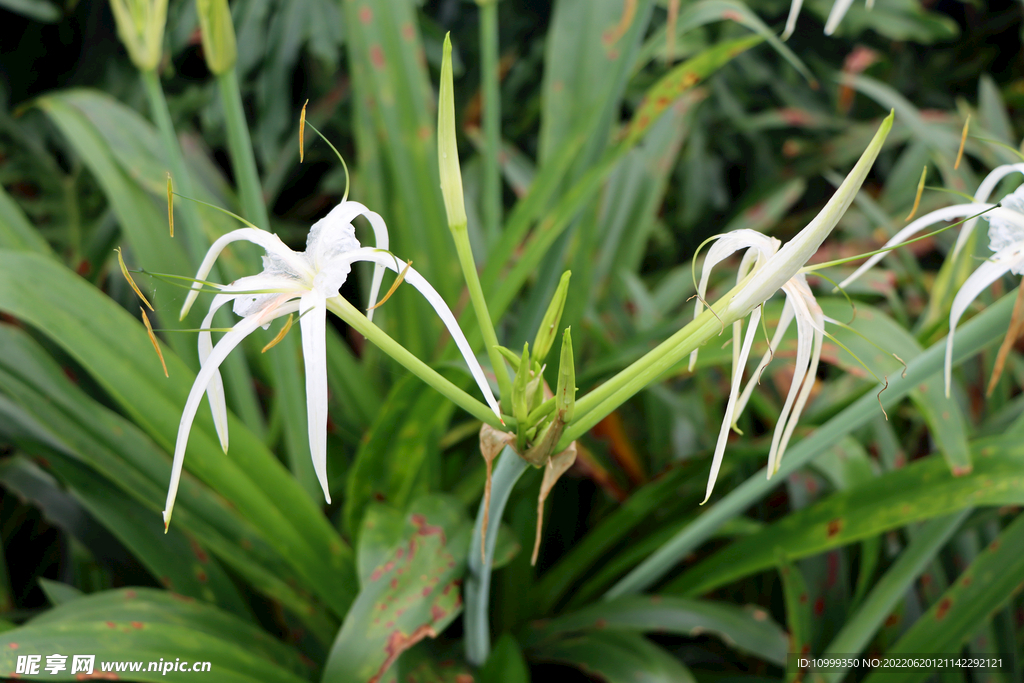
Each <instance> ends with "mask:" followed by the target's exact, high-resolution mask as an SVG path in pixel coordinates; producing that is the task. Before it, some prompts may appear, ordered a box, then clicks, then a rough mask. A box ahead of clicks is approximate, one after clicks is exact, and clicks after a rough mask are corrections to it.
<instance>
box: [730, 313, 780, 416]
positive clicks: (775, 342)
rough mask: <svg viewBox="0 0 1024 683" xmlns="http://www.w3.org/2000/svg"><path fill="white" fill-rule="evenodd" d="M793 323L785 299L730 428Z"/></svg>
mask: <svg viewBox="0 0 1024 683" xmlns="http://www.w3.org/2000/svg"><path fill="white" fill-rule="evenodd" d="M791 322H793V305H792V304H791V303H790V302H789V297H786V303H785V304H784V305H783V306H782V314H781V315H780V316H779V325H778V327H776V328H775V334H774V335H772V340H771V343H770V344H769V346H770V349H769V350H768V351H766V352H765V354H764V356H763V357H762V358H761V362H760V363H758V364H757V368H756V369H755V370H754V374H753V375H751V376H750V379H749V380H747V386H745V387H744V388H743V393H742V394H740V398H739V400H738V401H737V402H736V409H735V410H734V411H733V418H732V426H733V427H735V426H736V420H737V419H738V418H739V416H740V415H742V414H743V409H744V408H746V407H747V401H749V400H750V395H751V394H753V393H754V386H755V385H756V384H757V383H758V382H759V381H760V379H761V372H762V371H763V370H764V369H765V368H766V367H767V366H768V363H770V362H771V360H772V356H773V355H774V353H775V352H776V351H778V349H779V346H780V345H781V344H782V339H783V337H784V336H785V335H786V330H788V329H789V324H790V323H791Z"/></svg>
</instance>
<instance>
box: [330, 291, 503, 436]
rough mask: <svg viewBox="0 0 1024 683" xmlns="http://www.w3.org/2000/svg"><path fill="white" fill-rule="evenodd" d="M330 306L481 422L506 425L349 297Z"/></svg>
mask: <svg viewBox="0 0 1024 683" xmlns="http://www.w3.org/2000/svg"><path fill="white" fill-rule="evenodd" d="M327 308H328V310H330V311H331V312H332V313H334V314H335V315H336V316H338V317H339V318H341V319H342V320H344V321H345V322H346V323H348V324H349V325H350V326H351V327H352V328H353V329H354V330H355V331H356V332H358V333H359V334H361V335H363V336H364V337H366V338H367V339H369V340H370V341H371V342H373V343H374V344H376V345H377V346H378V347H379V348H380V350H381V351H383V352H384V353H386V354H388V355H389V356H391V357H392V358H394V359H395V360H396V361H398V362H399V363H401V364H402V366H404V367H405V369H406V370H408V371H409V372H411V373H412V374H414V375H416V376H417V377H419V378H420V379H421V380H423V381H424V382H426V383H427V384H429V385H430V386H432V387H434V388H435V389H437V391H439V392H440V393H441V394H442V395H443V396H444V397H445V398H447V399H448V400H450V401H451V402H452V403H454V404H455V405H457V406H459V407H460V408H462V409H463V410H465V411H466V412H467V413H469V414H470V415H472V416H473V417H475V418H476V419H478V420H480V421H481V422H486V423H487V424H489V425H491V426H492V427H494V428H496V429H505V425H502V424H501V422H499V421H498V418H497V417H495V416H494V413H493V412H492V411H491V409H490V408H488V407H487V406H486V405H484V404H483V403H482V402H480V401H478V400H476V399H475V398H473V397H472V396H470V395H469V394H467V393H466V392H465V391H463V390H462V389H460V388H458V387H457V386H455V385H454V384H452V383H451V382H449V381H448V380H446V379H445V378H444V377H442V376H441V375H440V374H439V373H438V372H437V371H436V370H434V369H433V368H432V367H430V366H429V365H427V364H426V363H424V362H423V361H421V360H420V359H419V358H417V357H416V356H414V355H413V354H412V353H411V352H410V351H409V350H408V349H406V348H405V347H404V346H402V345H401V344H399V343H398V342H396V341H395V340H394V339H392V338H391V337H389V336H388V334H387V333H386V332H384V330H382V329H380V328H379V327H377V326H376V325H374V324H373V323H372V322H370V321H369V320H367V319H366V316H365V315H363V314H362V313H360V312H359V310H358V309H357V308H356V307H355V306H353V305H352V304H351V303H349V302H348V300H347V299H345V298H343V297H341V296H335V297H332V298H330V299H328V300H327Z"/></svg>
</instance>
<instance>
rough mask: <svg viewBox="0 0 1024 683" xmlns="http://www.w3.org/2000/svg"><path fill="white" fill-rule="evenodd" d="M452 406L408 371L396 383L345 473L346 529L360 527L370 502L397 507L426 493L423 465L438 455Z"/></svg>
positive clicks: (400, 508)
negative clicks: (441, 399) (384, 503)
mask: <svg viewBox="0 0 1024 683" xmlns="http://www.w3.org/2000/svg"><path fill="white" fill-rule="evenodd" d="M454 376H455V375H453V374H449V375H448V377H449V378H450V379H451V378H453V377H454ZM453 410H454V405H453V404H452V403H451V402H450V401H441V402H439V401H438V397H437V393H436V392H435V391H434V389H432V388H431V387H429V386H427V385H425V384H424V383H423V382H421V381H420V380H419V379H418V378H416V377H415V376H413V375H406V376H404V377H403V378H402V379H400V380H399V381H398V382H396V383H395V385H394V386H393V387H392V389H391V392H390V393H389V394H388V397H387V399H385V402H384V407H383V408H382V410H381V411H380V412H379V413H378V414H377V417H376V419H375V420H374V422H373V425H372V426H371V427H370V430H369V432H367V433H366V435H365V436H363V438H362V440H361V442H360V445H359V451H358V452H357V453H356V459H355V462H354V463H353V465H352V469H351V470H349V473H348V481H347V483H346V493H345V512H344V519H345V528H346V529H348V530H349V531H350V533H351V532H355V531H356V530H358V529H359V528H360V525H361V523H362V517H363V512H364V510H365V509H366V506H367V505H368V504H369V503H370V502H371V501H374V500H378V501H384V502H386V503H387V504H388V505H391V506H393V507H395V508H397V509H399V510H402V509H404V508H405V507H406V506H407V505H408V504H409V502H410V501H411V500H412V499H413V498H414V497H416V496H417V495H421V494H423V493H425V492H426V488H425V481H424V478H423V476H424V472H423V470H424V467H425V466H427V465H428V463H429V462H430V461H431V460H432V459H436V458H437V456H438V454H439V452H440V451H439V449H438V442H439V441H440V439H441V435H442V433H443V430H444V428H445V427H446V425H447V424H448V421H449V420H450V419H451V415H452V411H453Z"/></svg>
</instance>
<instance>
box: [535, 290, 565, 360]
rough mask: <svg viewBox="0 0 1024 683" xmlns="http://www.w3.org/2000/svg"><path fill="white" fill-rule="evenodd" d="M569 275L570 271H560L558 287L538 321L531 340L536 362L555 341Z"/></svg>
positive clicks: (544, 355)
mask: <svg viewBox="0 0 1024 683" xmlns="http://www.w3.org/2000/svg"><path fill="white" fill-rule="evenodd" d="M571 276H572V271H569V270H567V271H565V272H564V273H562V279H561V280H559V281H558V288H557V289H555V294H554V296H552V297H551V303H550V304H548V310H547V313H545V314H544V319H543V320H541V321H540V327H538V328H537V336H536V337H535V338H534V340H533V358H534V360H536V361H537V362H538V363H543V362H544V359H545V358H547V357H548V351H550V350H551V345H552V344H553V343H554V341H555V335H556V334H557V333H558V323H559V321H561V319H562V311H563V310H564V309H565V297H566V295H568V293H569V278H570V277H571Z"/></svg>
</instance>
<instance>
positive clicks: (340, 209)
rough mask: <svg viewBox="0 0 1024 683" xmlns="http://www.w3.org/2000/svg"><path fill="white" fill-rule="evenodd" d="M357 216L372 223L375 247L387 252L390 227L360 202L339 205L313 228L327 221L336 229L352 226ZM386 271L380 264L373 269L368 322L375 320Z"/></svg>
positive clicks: (378, 215)
mask: <svg viewBox="0 0 1024 683" xmlns="http://www.w3.org/2000/svg"><path fill="white" fill-rule="evenodd" d="M356 216H365V217H366V220H368V221H369V222H370V227H371V228H373V237H374V246H376V247H377V249H383V250H385V251H387V250H388V249H390V241H389V239H388V226H387V224H386V223H385V222H384V219H383V218H381V216H380V214H378V213H375V212H373V211H370V210H369V209H368V208H366V207H365V206H363V205H362V204H360V203H359V202H342V203H340V204H338V205H337V206H336V207H334V208H333V209H331V212H330V213H329V214H327V215H326V216H324V217H323V218H322V219H320V220H319V221H317V223H315V224H314V225H313V228H314V229H315V228H316V227H317V225H319V224H320V223H323V222H325V221H326V222H327V223H326V224H329V225H330V226H331V227H333V228H335V229H338V228H343V227H344V226H350V225H351V224H352V221H354V220H355V218H356ZM312 232H313V231H312V230H310V233H311V234H312ZM357 248H358V247H357ZM384 270H385V268H384V266H382V265H379V264H378V265H377V266H376V267H375V268H374V269H373V281H372V283H371V285H370V303H369V304H367V312H366V317H367V319H368V320H373V311H374V308H373V306H374V304H376V303H377V295H378V293H379V292H380V283H381V280H383V278H384Z"/></svg>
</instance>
